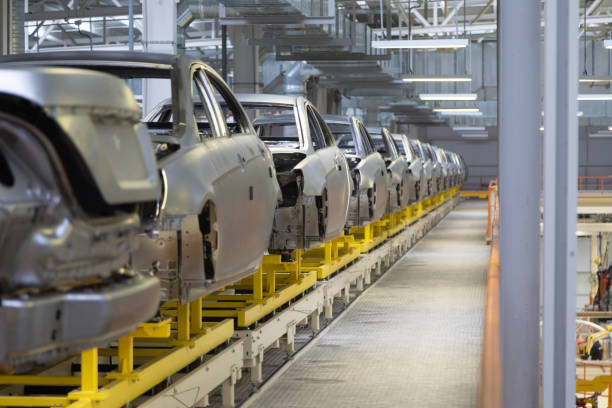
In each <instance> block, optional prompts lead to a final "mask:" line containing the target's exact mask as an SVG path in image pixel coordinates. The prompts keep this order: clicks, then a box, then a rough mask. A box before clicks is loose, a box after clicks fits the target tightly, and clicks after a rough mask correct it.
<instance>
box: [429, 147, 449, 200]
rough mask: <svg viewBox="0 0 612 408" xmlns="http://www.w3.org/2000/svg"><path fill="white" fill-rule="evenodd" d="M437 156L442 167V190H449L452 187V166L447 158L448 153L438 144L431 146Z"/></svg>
mask: <svg viewBox="0 0 612 408" xmlns="http://www.w3.org/2000/svg"><path fill="white" fill-rule="evenodd" d="M431 148H432V150H433V152H434V154H435V156H436V160H437V161H438V163H439V164H440V169H441V170H442V171H441V173H442V183H441V190H442V191H444V190H447V189H449V188H450V187H451V180H452V172H453V169H452V166H451V164H450V163H449V161H448V160H447V158H446V154H445V153H444V150H443V149H442V148H440V147H438V146H431Z"/></svg>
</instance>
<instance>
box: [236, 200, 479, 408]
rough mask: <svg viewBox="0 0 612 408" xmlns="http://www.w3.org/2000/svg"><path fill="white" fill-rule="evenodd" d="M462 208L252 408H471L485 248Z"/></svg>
mask: <svg viewBox="0 0 612 408" xmlns="http://www.w3.org/2000/svg"><path fill="white" fill-rule="evenodd" d="M486 223H487V214H486V203H485V202H484V201H467V202H462V203H461V204H460V205H459V206H458V207H457V208H456V209H455V210H454V211H453V212H451V213H450V214H449V215H448V216H447V217H446V218H445V219H444V220H443V221H442V222H441V223H440V224H439V225H438V226H437V227H436V228H435V229H434V230H432V231H431V232H430V233H429V234H428V235H427V236H426V237H425V238H424V239H423V240H422V241H421V242H419V243H418V244H417V245H416V246H415V247H414V248H413V249H412V250H411V251H410V252H409V253H408V254H406V255H405V256H404V257H403V258H402V259H401V260H399V261H398V263H397V264H396V265H395V266H394V267H393V268H392V269H391V270H389V271H388V272H387V273H386V274H385V275H384V276H383V277H382V278H381V280H380V281H379V282H378V284H377V285H375V286H374V287H372V288H371V289H370V290H368V291H367V292H365V293H364V294H363V295H362V296H361V297H360V298H359V299H357V300H356V302H355V304H354V305H353V307H352V308H351V309H350V310H348V311H347V312H345V313H344V315H342V316H340V318H339V320H338V321H337V323H336V324H335V325H334V326H333V327H331V328H330V329H329V330H328V331H327V332H325V333H324V334H323V335H322V336H321V337H320V338H318V339H316V340H315V341H314V344H313V346H312V347H310V348H308V349H307V350H305V351H304V352H303V353H301V354H300V355H299V356H298V357H297V358H296V360H295V361H294V362H293V364H292V365H291V366H290V367H289V368H288V369H287V371H285V372H284V373H283V374H282V375H281V376H279V377H278V378H276V379H272V380H271V382H270V383H269V384H267V386H266V387H264V389H262V390H261V391H260V392H259V393H258V394H256V395H254V396H253V399H252V400H251V401H248V403H247V405H248V406H249V407H265V408H272V407H283V408H292V407H317V408H319V407H333V408H340V407H445V408H447V407H451V406H452V407H475V406H477V396H478V384H479V382H480V378H479V376H480V347H481V340H482V339H481V337H482V320H483V314H484V298H485V276H486V270H487V264H488V257H489V247H488V246H486V244H485V229H486Z"/></svg>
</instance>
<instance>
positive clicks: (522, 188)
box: [497, 0, 542, 408]
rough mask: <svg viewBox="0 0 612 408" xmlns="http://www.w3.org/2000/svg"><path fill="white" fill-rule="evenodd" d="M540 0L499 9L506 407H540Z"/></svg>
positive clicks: (514, 1)
mask: <svg viewBox="0 0 612 408" xmlns="http://www.w3.org/2000/svg"><path fill="white" fill-rule="evenodd" d="M540 14H541V13H540V2H539V1H533V0H512V1H510V0H502V1H500V2H499V4H498V33H497V36H498V55H497V58H498V64H497V66H498V99H497V100H498V121H499V131H500V138H499V139H500V140H499V197H500V224H501V225H500V261H501V279H500V309H501V310H500V319H501V329H500V330H501V333H500V334H501V336H500V337H501V353H502V364H503V368H502V370H503V393H504V395H503V401H504V406H505V407H506V408H511V407H537V406H538V392H539V386H538V378H539V376H538V368H539V364H538V362H539V357H540V355H539V344H540V335H539V314H540V313H539V312H540V309H539V305H540V302H539V281H540V174H541V171H540V163H541V151H542V148H541V141H540V133H539V127H540V119H541V113H540V112H541V110H542V106H541V103H540V42H541V39H540V32H541V28H540Z"/></svg>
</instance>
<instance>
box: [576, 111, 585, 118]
mask: <svg viewBox="0 0 612 408" xmlns="http://www.w3.org/2000/svg"><path fill="white" fill-rule="evenodd" d="M576 116H578V117H579V118H581V117H582V116H584V112H583V111H578V112H576Z"/></svg>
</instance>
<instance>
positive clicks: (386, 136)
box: [367, 127, 416, 214]
mask: <svg viewBox="0 0 612 408" xmlns="http://www.w3.org/2000/svg"><path fill="white" fill-rule="evenodd" d="M367 130H368V132H369V133H370V136H371V137H372V141H373V142H374V148H375V149H376V151H377V152H378V153H380V155H381V156H382V157H383V160H384V161H385V164H386V165H387V176H388V180H387V188H388V192H389V195H388V196H387V209H386V213H388V214H393V213H395V212H397V211H399V210H402V209H404V208H406V206H407V205H408V203H410V202H411V201H414V200H415V199H416V197H415V195H412V196H411V195H410V191H411V190H414V188H412V189H411V188H410V187H411V184H412V185H414V180H413V178H412V176H411V175H410V171H409V168H408V161H407V160H406V159H405V158H404V157H403V156H402V155H400V153H399V150H398V147H397V145H396V143H395V141H394V140H393V136H391V133H390V132H389V131H388V130H387V129H386V128H375V127H368V128H367Z"/></svg>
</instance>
